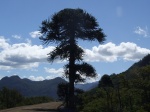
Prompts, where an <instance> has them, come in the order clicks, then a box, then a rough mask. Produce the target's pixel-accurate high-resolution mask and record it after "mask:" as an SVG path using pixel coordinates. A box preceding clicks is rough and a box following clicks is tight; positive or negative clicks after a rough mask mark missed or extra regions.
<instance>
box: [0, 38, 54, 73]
mask: <svg viewBox="0 0 150 112" xmlns="http://www.w3.org/2000/svg"><path fill="white" fill-rule="evenodd" d="M53 49H54V47H53V46H49V47H46V48H44V47H43V46H42V45H39V46H38V45H31V44H29V43H18V44H12V45H10V44H9V43H8V42H7V41H6V40H5V38H4V37H0V55H1V58H0V69H4V70H9V69H13V68H21V69H31V68H35V67H38V66H39V63H40V62H46V61H47V54H48V53H49V52H50V51H52V50H53Z"/></svg>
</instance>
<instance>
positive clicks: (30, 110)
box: [0, 102, 62, 112]
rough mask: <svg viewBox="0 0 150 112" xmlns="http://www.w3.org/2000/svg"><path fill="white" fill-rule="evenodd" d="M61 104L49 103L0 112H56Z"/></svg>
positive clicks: (0, 111) (1, 111)
mask: <svg viewBox="0 0 150 112" xmlns="http://www.w3.org/2000/svg"><path fill="white" fill-rule="evenodd" d="M61 104H62V102H49V103H42V104H37V105H29V106H21V107H15V108H10V109H5V110H0V112H58V111H57V108H58V107H59V106H60V105H61Z"/></svg>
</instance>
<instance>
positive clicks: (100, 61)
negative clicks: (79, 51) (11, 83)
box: [0, 0, 150, 81]
mask: <svg viewBox="0 0 150 112" xmlns="http://www.w3.org/2000/svg"><path fill="white" fill-rule="evenodd" d="M64 8H81V9H84V10H85V11H87V12H88V13H90V14H92V15H93V16H94V17H95V18H96V19H97V21H98V23H99V25H100V27H101V28H102V29H103V31H104V33H105V34H106V35H107V37H106V41H105V42H104V43H103V44H101V45H99V43H98V42H88V41H80V42H79V45H80V46H82V48H83V49H84V50H85V56H84V60H85V61H87V62H88V63H90V64H92V65H93V66H94V67H95V69H96V71H97V73H98V77H97V79H94V80H93V79H88V81H95V80H99V79H100V77H101V76H102V75H103V74H112V73H120V72H123V71H125V70H126V69H128V68H129V67H130V66H131V65H132V64H133V63H135V62H137V61H139V60H140V59H142V58H143V57H144V56H145V55H147V54H148V53H150V44H149V42H150V30H149V29H150V22H149V20H150V15H149V10H150V1H149V0H132V1H131V0H111V1H110V0H88V1H85V0H63V1H62V0H0V55H1V58H0V79H1V78H2V77H4V76H12V75H18V76H20V77H21V78H29V79H31V80H35V81H38V80H44V79H51V78H54V77H57V76H60V77H61V76H62V72H63V65H64V64H65V63H66V62H61V61H56V62H54V63H48V62H47V60H46V58H47V54H48V53H49V52H50V51H52V50H53V49H54V47H55V45H52V44H49V45H48V46H45V45H43V44H42V42H41V41H40V40H39V36H40V35H41V34H40V33H39V32H38V30H39V27H40V26H41V22H42V21H43V20H45V19H48V18H50V17H52V15H53V14H54V13H57V12H59V11H60V10H62V9H64Z"/></svg>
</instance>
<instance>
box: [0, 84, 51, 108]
mask: <svg viewBox="0 0 150 112" xmlns="http://www.w3.org/2000/svg"><path fill="white" fill-rule="evenodd" d="M50 101H53V100H52V98H49V97H45V96H40V97H24V96H23V95H22V94H20V93H19V92H18V91H17V90H15V89H8V88H6V87H3V88H2V89H1V90H0V109H7V108H12V107H16V106H24V105H33V104H39V103H46V102H50Z"/></svg>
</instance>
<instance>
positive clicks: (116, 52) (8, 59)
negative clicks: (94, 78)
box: [0, 36, 150, 76]
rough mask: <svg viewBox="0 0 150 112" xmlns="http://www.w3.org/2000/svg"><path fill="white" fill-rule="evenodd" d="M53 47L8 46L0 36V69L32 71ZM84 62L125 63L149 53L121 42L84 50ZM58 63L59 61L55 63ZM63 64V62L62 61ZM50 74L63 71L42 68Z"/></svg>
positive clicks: (28, 44) (147, 50)
mask: <svg viewBox="0 0 150 112" xmlns="http://www.w3.org/2000/svg"><path fill="white" fill-rule="evenodd" d="M54 48H55V47H54V46H48V47H46V48H44V47H43V46H42V45H32V44H31V42H27V43H16V44H9V43H8V41H7V40H6V39H5V38H4V37H3V36H0V56H1V58H0V69H3V70H10V69H14V68H21V69H30V70H33V69H35V68H37V67H38V66H39V64H40V63H42V62H47V54H48V53H49V52H51V51H52V50H53V49H54ZM84 50H85V55H84V60H85V61H88V62H100V61H104V62H114V61H117V60H118V59H123V60H125V61H138V60H140V59H142V58H143V57H144V56H145V55H147V54H148V53H150V50H149V49H146V48H142V47H139V46H137V45H136V44H135V43H131V42H122V43H120V44H119V45H116V44H114V43H112V42H109V43H106V44H103V45H99V46H94V47H93V48H92V49H84ZM55 62H57V63H58V62H59V61H57V60H56V61H55ZM62 62H65V61H62ZM44 69H45V71H46V72H48V73H50V74H55V75H56V74H58V76H60V75H62V72H63V69H62V68H61V69H58V70H56V69H53V68H51V69H49V68H44Z"/></svg>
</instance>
